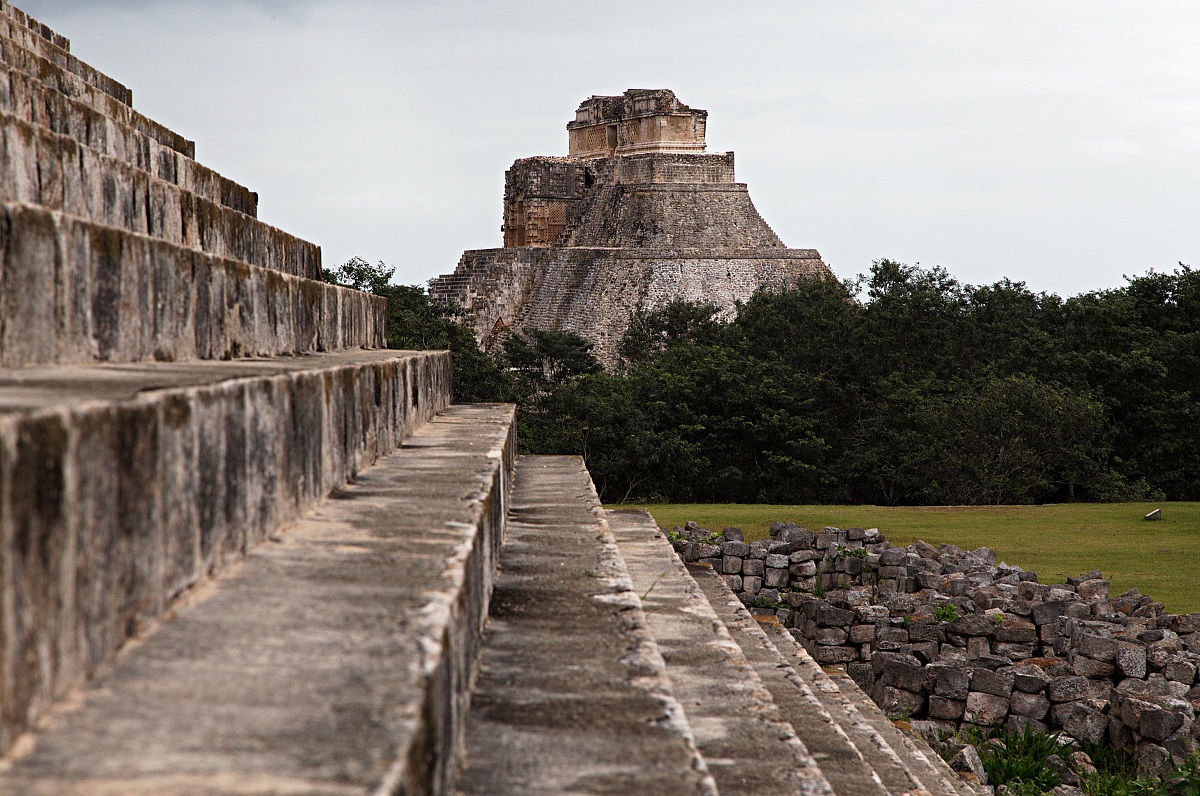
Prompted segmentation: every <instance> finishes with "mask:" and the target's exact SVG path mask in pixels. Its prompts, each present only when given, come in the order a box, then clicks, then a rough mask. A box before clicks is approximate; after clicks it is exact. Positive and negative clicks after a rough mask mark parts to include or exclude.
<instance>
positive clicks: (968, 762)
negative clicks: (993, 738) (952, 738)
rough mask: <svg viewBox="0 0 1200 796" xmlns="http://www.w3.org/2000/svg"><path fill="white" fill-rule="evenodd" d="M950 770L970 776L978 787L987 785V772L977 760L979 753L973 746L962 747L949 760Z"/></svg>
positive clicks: (981, 762) (980, 761)
mask: <svg viewBox="0 0 1200 796" xmlns="http://www.w3.org/2000/svg"><path fill="white" fill-rule="evenodd" d="M950 768H951V769H952V770H954V771H960V772H963V773H967V774H971V775H972V776H973V777H974V778H975V782H976V783H978V784H979V785H981V786H982V785H986V784H987V770H986V769H984V767H983V761H982V760H980V759H979V751H978V750H977V749H976V748H975V747H974V746H970V745H967V746H964V747H963V748H962V749H959V750H958V752H957V754H955V755H954V757H952V758H950Z"/></svg>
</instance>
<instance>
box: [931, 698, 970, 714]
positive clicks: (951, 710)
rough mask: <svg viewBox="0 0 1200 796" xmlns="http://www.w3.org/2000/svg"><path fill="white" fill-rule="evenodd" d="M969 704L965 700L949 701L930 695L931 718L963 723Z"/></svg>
mask: <svg viewBox="0 0 1200 796" xmlns="http://www.w3.org/2000/svg"><path fill="white" fill-rule="evenodd" d="M966 707H967V702H966V700H964V699H947V698H946V697H940V696H938V695H936V694H930V695H929V716H930V718H934V719H949V720H951V721H962V717H963V712H964V711H965V710H966Z"/></svg>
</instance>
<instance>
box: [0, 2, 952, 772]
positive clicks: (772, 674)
mask: <svg viewBox="0 0 1200 796" xmlns="http://www.w3.org/2000/svg"><path fill="white" fill-rule="evenodd" d="M0 66H2V67H3V70H4V74H3V77H4V78H5V79H3V80H0V214H2V216H3V217H2V218H0V793H3V794H13V796H32V795H34V794H37V795H38V796H51V795H53V796H60V795H66V796H70V795H72V794H80V795H83V794H88V795H92V794H96V795H101V796H116V795H118V794H119V795H120V796H148V795H149V794H156V795H158V794H165V795H168V796H182V795H183V794H188V795H189V796H195V795H206V796H207V795H210V794H211V795H215V794H238V795H239V796H247V795H249V794H254V795H255V796H266V794H311V795H317V794H320V795H322V796H334V795H335V794H336V795H339V796H340V795H341V794H372V796H374V795H375V794H426V793H434V794H445V793H463V794H484V793H505V794H550V793H597V794H598V793H604V794H626V793H628V794H638V793H655V794H674V793H687V794H692V793H696V794H716V793H723V794H794V793H803V794H814V795H816V794H829V793H833V794H839V796H850V795H851V794H855V795H857V794H863V795H864V796H868V795H869V796H884V795H885V794H887V795H889V796H902V794H914V795H916V794H938V795H939V796H941V795H942V794H946V795H947V796H949V795H950V794H958V793H962V794H964V796H966V794H967V793H968V791H966V790H964V789H963V786H962V785H961V783H960V782H959V781H958V780H957V779H955V777H954V775H953V774H951V773H950V772H949V770H948V769H947V768H946V767H945V766H944V765H943V764H942V763H941V761H940V760H939V759H937V758H936V757H935V756H933V755H932V754H931V753H930V752H929V750H928V749H927V748H923V745H922V744H921V743H920V742H919V741H914V740H912V739H911V738H909V737H908V736H906V735H904V734H902V733H900V732H899V731H897V730H896V728H895V727H894V726H892V724H891V723H890V722H888V721H887V719H886V718H885V717H884V716H883V715H882V714H881V713H880V712H879V710H878V709H877V708H875V706H874V705H873V704H872V703H871V702H870V701H869V700H868V699H867V698H866V697H865V696H864V695H863V694H862V692H861V691H859V690H858V688H857V686H855V685H854V683H853V682H852V681H851V680H850V679H849V678H847V677H845V676H844V674H843V673H841V672H839V671H837V670H823V669H822V668H821V667H819V666H817V665H816V664H815V663H814V662H813V661H812V659H811V658H809V657H808V655H807V654H806V653H805V652H804V650H803V649H802V648H800V647H798V646H797V645H796V644H795V643H794V641H793V640H792V638H791V636H790V635H788V634H787V633H786V632H785V631H783V629H782V628H780V627H778V626H777V625H772V624H769V623H768V624H761V623H760V622H759V621H757V620H756V619H754V618H753V617H751V616H750V615H749V614H748V613H747V612H746V610H745V609H744V608H743V606H742V605H741V603H739V602H738V601H737V600H735V599H734V598H733V596H732V594H731V593H730V592H729V591H728V589H727V588H726V587H725V583H724V581H723V580H722V579H721V578H719V577H718V576H716V575H715V574H714V573H713V572H712V570H711V569H706V568H704V567H702V566H694V565H693V566H688V567H685V566H684V565H683V564H682V563H680V561H679V559H678V558H677V557H676V556H675V554H674V551H673V550H672V549H671V546H670V544H669V543H668V542H667V540H666V539H665V538H664V537H663V535H662V534H661V532H659V531H658V529H657V528H656V527H655V526H654V523H653V521H652V520H651V518H650V517H649V515H647V514H645V513H641V512H606V511H604V510H603V508H602V507H601V506H600V504H599V501H598V499H597V496H596V491H595V489H594V487H593V485H592V482H591V479H590V477H589V476H588V473H587V471H586V469H585V468H584V466H583V463H582V461H581V460H580V459H578V458H574V457H519V458H518V457H517V456H516V455H515V439H514V429H515V424H514V415H513V408H512V407H511V406H507V405H457V404H452V403H451V393H450V387H451V385H450V376H449V372H450V370H449V356H448V354H447V353H445V352H402V351H389V350H385V349H384V348H383V345H384V343H385V340H384V312H385V307H384V305H383V304H382V302H381V301H380V300H378V299H376V298H374V297H371V296H367V295H365V294H362V293H358V292H356V291H352V290H348V289H345V288H339V287H334V286H331V285H327V284H323V283H321V282H320V281H319V276H320V251H319V249H318V248H317V247H315V246H313V245H312V244H309V243H307V242H305V241H302V240H299V239H297V238H293V237H291V236H289V235H287V234H286V233H283V232H281V231H279V230H277V229H274V228H272V227H269V226H267V225H265V224H263V223H262V222H260V221H258V220H257V218H256V217H255V215H256V211H257V195H256V194H254V193H252V192H250V191H249V190H247V189H245V188H243V187H242V186H239V185H237V184H236V183H234V182H232V181H230V180H228V179H226V178H224V177H222V176H220V175H218V174H216V173H215V172H212V171H211V170H208V169H206V168H204V167H203V166H201V165H199V164H198V163H197V162H196V161H195V151H194V146H193V145H192V143H191V142H189V141H186V140H185V139H184V138H183V137H182V136H179V135H177V134H176V133H173V132H171V131H170V130H167V129H166V128H164V127H162V126H161V125H158V124H156V123H154V122H153V121H151V120H149V119H147V118H145V117H143V116H141V115H140V114H138V113H137V112H136V111H134V110H133V108H132V106H131V99H132V98H131V94H130V92H129V90H128V89H126V88H125V87H124V86H122V85H120V84H119V83H118V82H116V81H115V80H113V79H111V78H109V77H107V76H105V75H103V74H101V73H100V72H98V71H96V70H94V69H92V68H91V67H89V66H87V65H86V64H83V63H82V62H80V61H79V60H78V59H76V58H75V57H74V56H72V55H71V54H70V52H69V42H68V41H67V40H66V39H65V38H63V37H62V36H59V35H58V34H56V33H54V32H53V31H50V30H49V29H47V28H46V27H45V26H43V25H41V24H40V23H38V22H36V20H33V19H31V18H29V17H28V16H26V15H25V14H23V13H22V12H20V11H19V10H18V9H16V8H14V7H12V6H11V5H9V4H7V3H5V2H3V0H0Z"/></svg>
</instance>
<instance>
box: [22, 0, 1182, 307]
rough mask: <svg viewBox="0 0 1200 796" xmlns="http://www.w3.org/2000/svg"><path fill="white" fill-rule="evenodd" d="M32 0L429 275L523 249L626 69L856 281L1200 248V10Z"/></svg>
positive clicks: (337, 245)
mask: <svg viewBox="0 0 1200 796" xmlns="http://www.w3.org/2000/svg"><path fill="white" fill-rule="evenodd" d="M19 4H20V3H19ZM21 5H22V7H23V8H25V9H26V10H27V11H29V12H30V13H32V14H34V15H35V16H37V17H38V18H40V19H42V20H43V21H44V22H46V23H47V24H50V25H51V26H52V27H54V28H55V29H57V30H59V31H60V32H61V33H63V34H65V35H67V36H68V37H70V38H71V39H72V41H73V50H74V51H75V52H76V53H77V54H79V55H80V56H81V57H83V58H84V59H86V60H88V61H89V62H91V63H92V64H93V65H95V66H97V67H98V68H100V69H101V70H103V71H106V72H108V73H109V74H111V75H112V76H113V77H115V78H117V79H119V80H121V81H123V82H125V83H126V84H127V85H129V86H130V87H131V88H132V89H133V90H134V98H135V105H136V106H137V107H138V108H139V109H140V110H142V111H143V112H145V113H147V114H148V115H150V116H152V117H154V118H156V119H158V120H160V121H162V122H163V123H165V124H167V125H168V126H171V127H173V128H175V129H176V130H178V131H179V132H180V133H182V134H184V135H186V136H188V137H189V138H194V139H195V140H196V142H197V152H198V154H199V157H200V159H201V160H202V161H203V162H205V163H207V164H208V165H210V166H213V167H214V168H216V169H218V170H219V171H221V172H222V173H224V174H226V175H227V176H229V177H231V178H233V179H236V180H239V181H241V182H243V183H245V184H247V185H248V186H249V187H251V188H252V189H254V190H257V191H259V192H260V194H261V197H262V199H261V207H262V216H263V218H264V219H266V220H268V221H270V222H271V223H275V224H278V225H279V226H282V227H284V228H285V229H287V230H289V231H291V232H294V233H296V234H298V235H301V236H303V237H306V238H309V239H311V240H314V241H316V242H318V243H320V244H321V245H322V246H323V248H324V251H325V257H326V260H327V262H329V263H335V262H340V261H343V260H345V259H347V258H348V257H350V256H352V255H356V254H357V255H361V256H364V257H367V258H369V259H372V260H379V259H383V260H386V261H387V262H389V263H392V264H395V265H397V266H398V268H399V271H398V277H399V278H401V279H403V280H404V281H408V282H417V281H424V280H425V279H427V278H429V277H431V276H433V275H436V274H438V273H441V272H445V271H449V270H450V269H452V268H453V266H454V263H455V261H456V260H457V257H458V254H459V253H460V251H461V250H462V249H464V248H476V247H487V246H495V245H498V244H499V241H500V232H499V225H500V195H501V191H502V187H503V173H504V169H505V168H507V166H508V165H509V164H510V163H511V161H512V160H513V159H514V158H516V157H521V156H526V155H534V154H558V153H562V152H564V151H565V148H566V134H565V131H564V129H563V128H564V125H565V123H566V121H567V120H568V119H570V118H571V116H572V113H573V111H574V108H575V105H576V104H577V103H578V102H579V101H580V100H581V99H583V98H585V97H587V96H588V95H590V94H597V93H618V92H620V91H621V90H623V89H625V88H630V87H669V88H673V89H675V91H676V92H677V93H678V94H679V96H680V98H681V99H682V100H683V101H684V102H687V103H689V104H693V105H696V106H699V107H704V108H708V109H709V111H710V114H711V115H710V118H709V121H710V125H709V141H710V148H711V149H714V150H726V149H733V150H735V151H736V152H737V153H738V173H739V178H740V179H742V180H744V181H746V182H748V183H749V184H750V189H751V195H752V196H753V197H754V199H755V202H756V204H757V205H758V207H759V209H760V211H761V212H762V213H763V215H764V216H765V217H766V219H767V220H768V222H769V223H771V225H772V226H773V227H774V228H775V229H776V230H777V231H778V232H779V233H780V234H781V235H782V237H783V238H784V240H785V241H786V242H787V243H788V244H789V245H792V246H796V247H815V248H818V249H820V250H821V252H822V254H823V255H824V256H825V258H826V260H827V261H828V262H830V264H831V265H832V266H833V267H834V269H835V271H837V272H838V273H839V274H842V275H852V274H854V273H856V272H859V271H862V270H865V269H866V268H867V267H868V266H869V264H870V261H871V260H872V259H874V258H878V257H892V258H896V259H902V260H906V261H909V262H916V261H920V262H921V263H923V264H926V265H932V264H941V265H944V266H946V267H947V268H949V269H950V270H951V271H952V272H953V273H955V274H956V275H958V276H960V277H961V278H963V279H965V280H968V281H972V282H987V281H993V280H995V279H998V278H1000V277H1002V276H1010V277H1013V278H1016V279H1022V280H1026V281H1028V282H1029V283H1030V284H1031V286H1033V287H1034V288H1036V289H1046V290H1054V291H1058V292H1066V293H1074V292H1080V291H1084V290H1089V289H1094V288H1100V287H1107V286H1112V285H1116V284H1119V283H1120V281H1121V275H1122V274H1124V273H1129V274H1133V273H1140V272H1143V271H1145V270H1146V269H1148V268H1151V267H1153V268H1157V269H1160V270H1161V269H1168V268H1170V267H1172V266H1173V265H1174V263H1175V262H1176V261H1178V260H1184V261H1186V262H1192V263H1196V262H1197V261H1198V260H1200V257H1197V253H1198V252H1200V225H1197V224H1196V223H1195V221H1194V215H1195V209H1196V208H1197V206H1198V205H1200V202H1198V200H1200V159H1198V158H1197V155H1198V154H1200V49H1198V48H1196V47H1195V46H1194V42H1195V41H1196V40H1197V35H1198V34H1200V7H1196V6H1195V4H1192V3H1187V2H1156V3H1149V4H1133V3H1127V2H1105V1H1103V0H1101V1H1099V2H1095V1H1093V2H1084V1H1083V0H1075V1H1074V2H1059V3H1053V4H1048V3H1035V2H1030V1H1028V0H1019V1H1018V0H1014V1H1013V2H1006V3H962V2H949V1H946V2H908V3H903V4H897V3H890V2H882V1H880V2H855V1H854V0H844V1H843V2H838V3H819V2H794V0H793V1H790V2H789V1H785V0H769V1H768V0H763V1H762V2H755V3H743V4H736V5H735V4H730V3H727V2H713V1H711V0H697V1H696V2H688V3H663V2H637V3H635V2H630V1H629V0H614V1H613V2H610V3H606V4H604V5H603V8H602V9H601V8H600V7H597V6H596V5H595V4H590V3H588V4H585V3H569V2H548V1H543V0H510V1H509V2H505V3H492V2H486V1H485V0H450V1H449V2H431V1H430V2H383V1H382V0H378V1H372V0H345V1H344V2H332V1H331V0H303V1H302V0H257V1H256V2H219V1H218V0H193V2H172V1H171V0H157V1H156V2H155V1H151V0H144V1H142V2H97V0H85V1H84V2H75V3H61V2H53V1H51V0H40V1H39V2H33V1H32V0H26V2H25V3H23V4H21Z"/></svg>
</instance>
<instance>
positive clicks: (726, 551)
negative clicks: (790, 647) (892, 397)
mask: <svg viewBox="0 0 1200 796" xmlns="http://www.w3.org/2000/svg"><path fill="white" fill-rule="evenodd" d="M674 539H675V541H674V546H675V549H676V551H677V552H678V553H679V554H680V556H681V557H682V558H683V559H684V560H685V561H689V562H701V563H706V564H709V565H711V566H712V567H713V568H714V570H716V571H717V572H719V573H721V574H722V575H723V576H724V578H725V580H726V582H727V583H728V584H729V586H730V588H731V589H733V591H734V592H735V593H736V594H737V595H738V597H739V599H741V600H742V602H743V603H745V604H746V605H747V606H748V607H750V608H751V610H752V611H755V612H758V613H770V614H773V615H774V616H775V617H776V618H777V619H778V621H780V622H782V623H783V624H784V625H785V626H786V627H788V628H790V632H791V633H792V635H793V636H795V637H796V639H797V640H799V641H800V642H801V643H802V644H803V645H804V647H805V649H807V650H808V651H809V653H810V654H811V655H812V656H813V657H814V658H815V659H816V660H817V662H818V663H821V664H823V665H835V664H836V665H844V666H845V668H846V670H847V672H848V673H849V674H850V675H851V677H853V678H854V680H855V681H856V682H857V683H858V684H859V685H860V686H862V688H863V689H864V690H865V691H866V692H867V693H869V694H870V695H871V696H872V698H873V699H874V700H875V702H876V703H878V704H879V705H880V707H881V708H883V709H884V710H885V711H888V712H890V713H892V714H897V715H902V716H905V717H910V718H914V719H918V720H922V721H923V722H924V723H923V724H922V725H921V726H922V727H923V728H924V729H927V730H938V729H940V730H947V731H953V730H958V729H961V728H963V727H972V726H974V727H979V728H983V729H995V728H1005V729H1008V730H1013V731H1021V730H1023V729H1024V728H1026V727H1030V728H1033V729H1035V730H1041V731H1054V732H1058V733H1061V734H1062V735H1064V736H1069V737H1070V738H1073V739H1076V740H1078V741H1083V742H1087V743H1093V744H1099V743H1107V744H1109V745H1111V746H1114V747H1118V748H1131V749H1134V750H1136V754H1137V758H1138V761H1139V764H1140V765H1141V766H1142V768H1143V769H1145V770H1146V771H1149V772H1152V773H1161V772H1162V771H1164V770H1166V769H1167V768H1168V767H1169V766H1170V765H1171V764H1172V763H1173V762H1174V763H1179V762H1182V761H1183V760H1184V759H1186V758H1188V757H1189V756H1191V755H1192V754H1194V753H1195V752H1196V750H1197V748H1198V745H1200V722H1198V721H1196V717H1197V712H1198V711H1200V679H1198V674H1197V673H1198V671H1200V613H1195V614H1185V615H1178V614H1169V613H1167V612H1166V611H1165V610H1164V607H1163V604H1162V603H1159V602H1155V601H1154V600H1153V599H1152V598H1151V597H1149V596H1147V595H1143V594H1140V593H1139V592H1138V591H1137V590H1136V589H1131V590H1129V591H1126V592H1123V593H1121V594H1119V595H1112V594H1110V584H1109V582H1108V581H1107V580H1105V579H1104V578H1103V577H1102V576H1101V573H1100V572H1099V571H1093V572H1089V573H1087V574H1085V575H1083V576H1081V577H1078V578H1068V579H1067V581H1066V582H1065V583H1055V584H1043V583H1040V582H1039V581H1038V577H1037V575H1036V573H1033V572H1029V571H1026V570H1022V569H1021V568H1020V567H1016V566H1010V565H1007V564H1005V563H1003V562H998V561H997V557H996V554H995V552H994V551H992V550H989V549H988V548H979V549H977V550H973V551H964V550H960V549H959V548H957V547H955V546H954V545H945V544H944V545H941V546H939V547H934V546H932V545H929V544H927V543H925V542H917V543H915V544H912V545H909V546H908V547H906V548H898V547H892V546H891V545H890V544H888V542H887V540H886V539H885V538H884V537H883V536H882V535H881V534H880V533H879V531H878V530H877V529H863V528H832V527H830V528H824V529H822V530H820V531H817V532H813V531H810V530H807V529H804V528H800V527H797V526H795V525H793V524H790V523H775V524H773V525H772V526H771V538H770V539H769V540H767V541H754V542H746V541H745V540H744V535H743V534H742V532H741V531H739V530H738V529H736V528H726V529H725V530H724V531H723V532H721V533H719V534H711V533H709V531H707V530H706V529H701V528H698V527H696V526H695V524H694V523H689V524H688V526H687V527H685V528H677V529H676V531H675V533H674Z"/></svg>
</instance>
